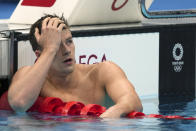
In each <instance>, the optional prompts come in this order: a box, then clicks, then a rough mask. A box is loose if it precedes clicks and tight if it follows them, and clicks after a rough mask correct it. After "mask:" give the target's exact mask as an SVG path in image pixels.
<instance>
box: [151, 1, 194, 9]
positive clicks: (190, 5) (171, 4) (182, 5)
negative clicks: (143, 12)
mask: <svg viewBox="0 0 196 131" xmlns="http://www.w3.org/2000/svg"><path fill="white" fill-rule="evenodd" d="M185 9H196V0H154V2H153V3H152V5H151V7H150V9H149V11H163V10H185Z"/></svg>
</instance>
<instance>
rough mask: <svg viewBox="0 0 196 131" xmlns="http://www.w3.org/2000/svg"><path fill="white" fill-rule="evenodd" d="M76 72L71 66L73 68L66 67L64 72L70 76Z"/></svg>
mask: <svg viewBox="0 0 196 131" xmlns="http://www.w3.org/2000/svg"><path fill="white" fill-rule="evenodd" d="M73 71H74V67H73V66H71V67H66V68H65V69H64V70H63V72H64V73H66V74H70V73H72V72H73Z"/></svg>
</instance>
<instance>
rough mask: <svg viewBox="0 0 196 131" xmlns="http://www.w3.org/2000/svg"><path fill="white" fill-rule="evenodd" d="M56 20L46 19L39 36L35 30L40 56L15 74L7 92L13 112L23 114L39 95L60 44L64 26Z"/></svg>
mask: <svg viewBox="0 0 196 131" xmlns="http://www.w3.org/2000/svg"><path fill="white" fill-rule="evenodd" d="M59 23H62V22H61V21H60V20H59V19H57V18H46V19H44V20H43V22H42V29H41V34H40V33H39V31H38V29H37V28H36V30H35V37H36V39H37V42H38V43H39V45H40V46H41V47H42V51H41V55H40V57H39V59H38V60H37V62H36V63H35V64H34V65H33V66H31V67H24V68H21V69H20V70H18V71H17V72H16V74H15V75H14V77H13V79H12V83H11V85H10V87H9V90H8V102H9V104H10V106H11V107H12V108H13V110H15V111H20V112H24V111H26V110H27V109H28V108H29V107H31V106H32V105H33V103H34V102H35V100H36V99H37V97H38V96H39V94H40V91H41V88H42V86H43V84H44V82H45V80H46V77H47V73H48V71H49V69H50V66H51V64H52V62H53V59H54V58H55V55H56V52H57V51H58V49H59V46H60V43H61V31H62V29H63V27H64V26H65V24H60V25H59V26H57V25H58V24H59Z"/></svg>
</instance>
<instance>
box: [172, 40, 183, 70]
mask: <svg viewBox="0 0 196 131" xmlns="http://www.w3.org/2000/svg"><path fill="white" fill-rule="evenodd" d="M172 54H173V58H174V61H172V66H173V68H174V71H175V72H181V70H182V67H183V65H184V61H182V57H183V55H184V50H183V46H182V44H180V43H177V44H175V45H174V48H173V51H172Z"/></svg>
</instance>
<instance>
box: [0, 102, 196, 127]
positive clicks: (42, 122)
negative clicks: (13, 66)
mask: <svg viewBox="0 0 196 131" xmlns="http://www.w3.org/2000/svg"><path fill="white" fill-rule="evenodd" d="M142 102H143V106H144V113H145V114H155V113H156V114H162V115H180V116H187V117H190V116H193V117H196V100H193V101H190V102H181V103H172V104H164V105H160V106H159V105H158V103H157V101H156V100H155V99H145V100H142ZM0 130H3V131H15V130H17V131H18V130H20V131H21V130H22V131H54V130H55V131H56V130H57V131H58V130H64V131H65V130H66V131H91V130H107V131H110V130H111V131H113V130H114V131H119V130H120V131H122V130H123V131H126V130H127V131H142V130H145V131H170V130H175V131H193V130H196V120H168V119H157V118H144V119H128V118H120V119H100V118H93V117H80V116H54V115H51V114H39V113H27V114H15V113H13V112H9V111H3V110H1V111H0Z"/></svg>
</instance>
